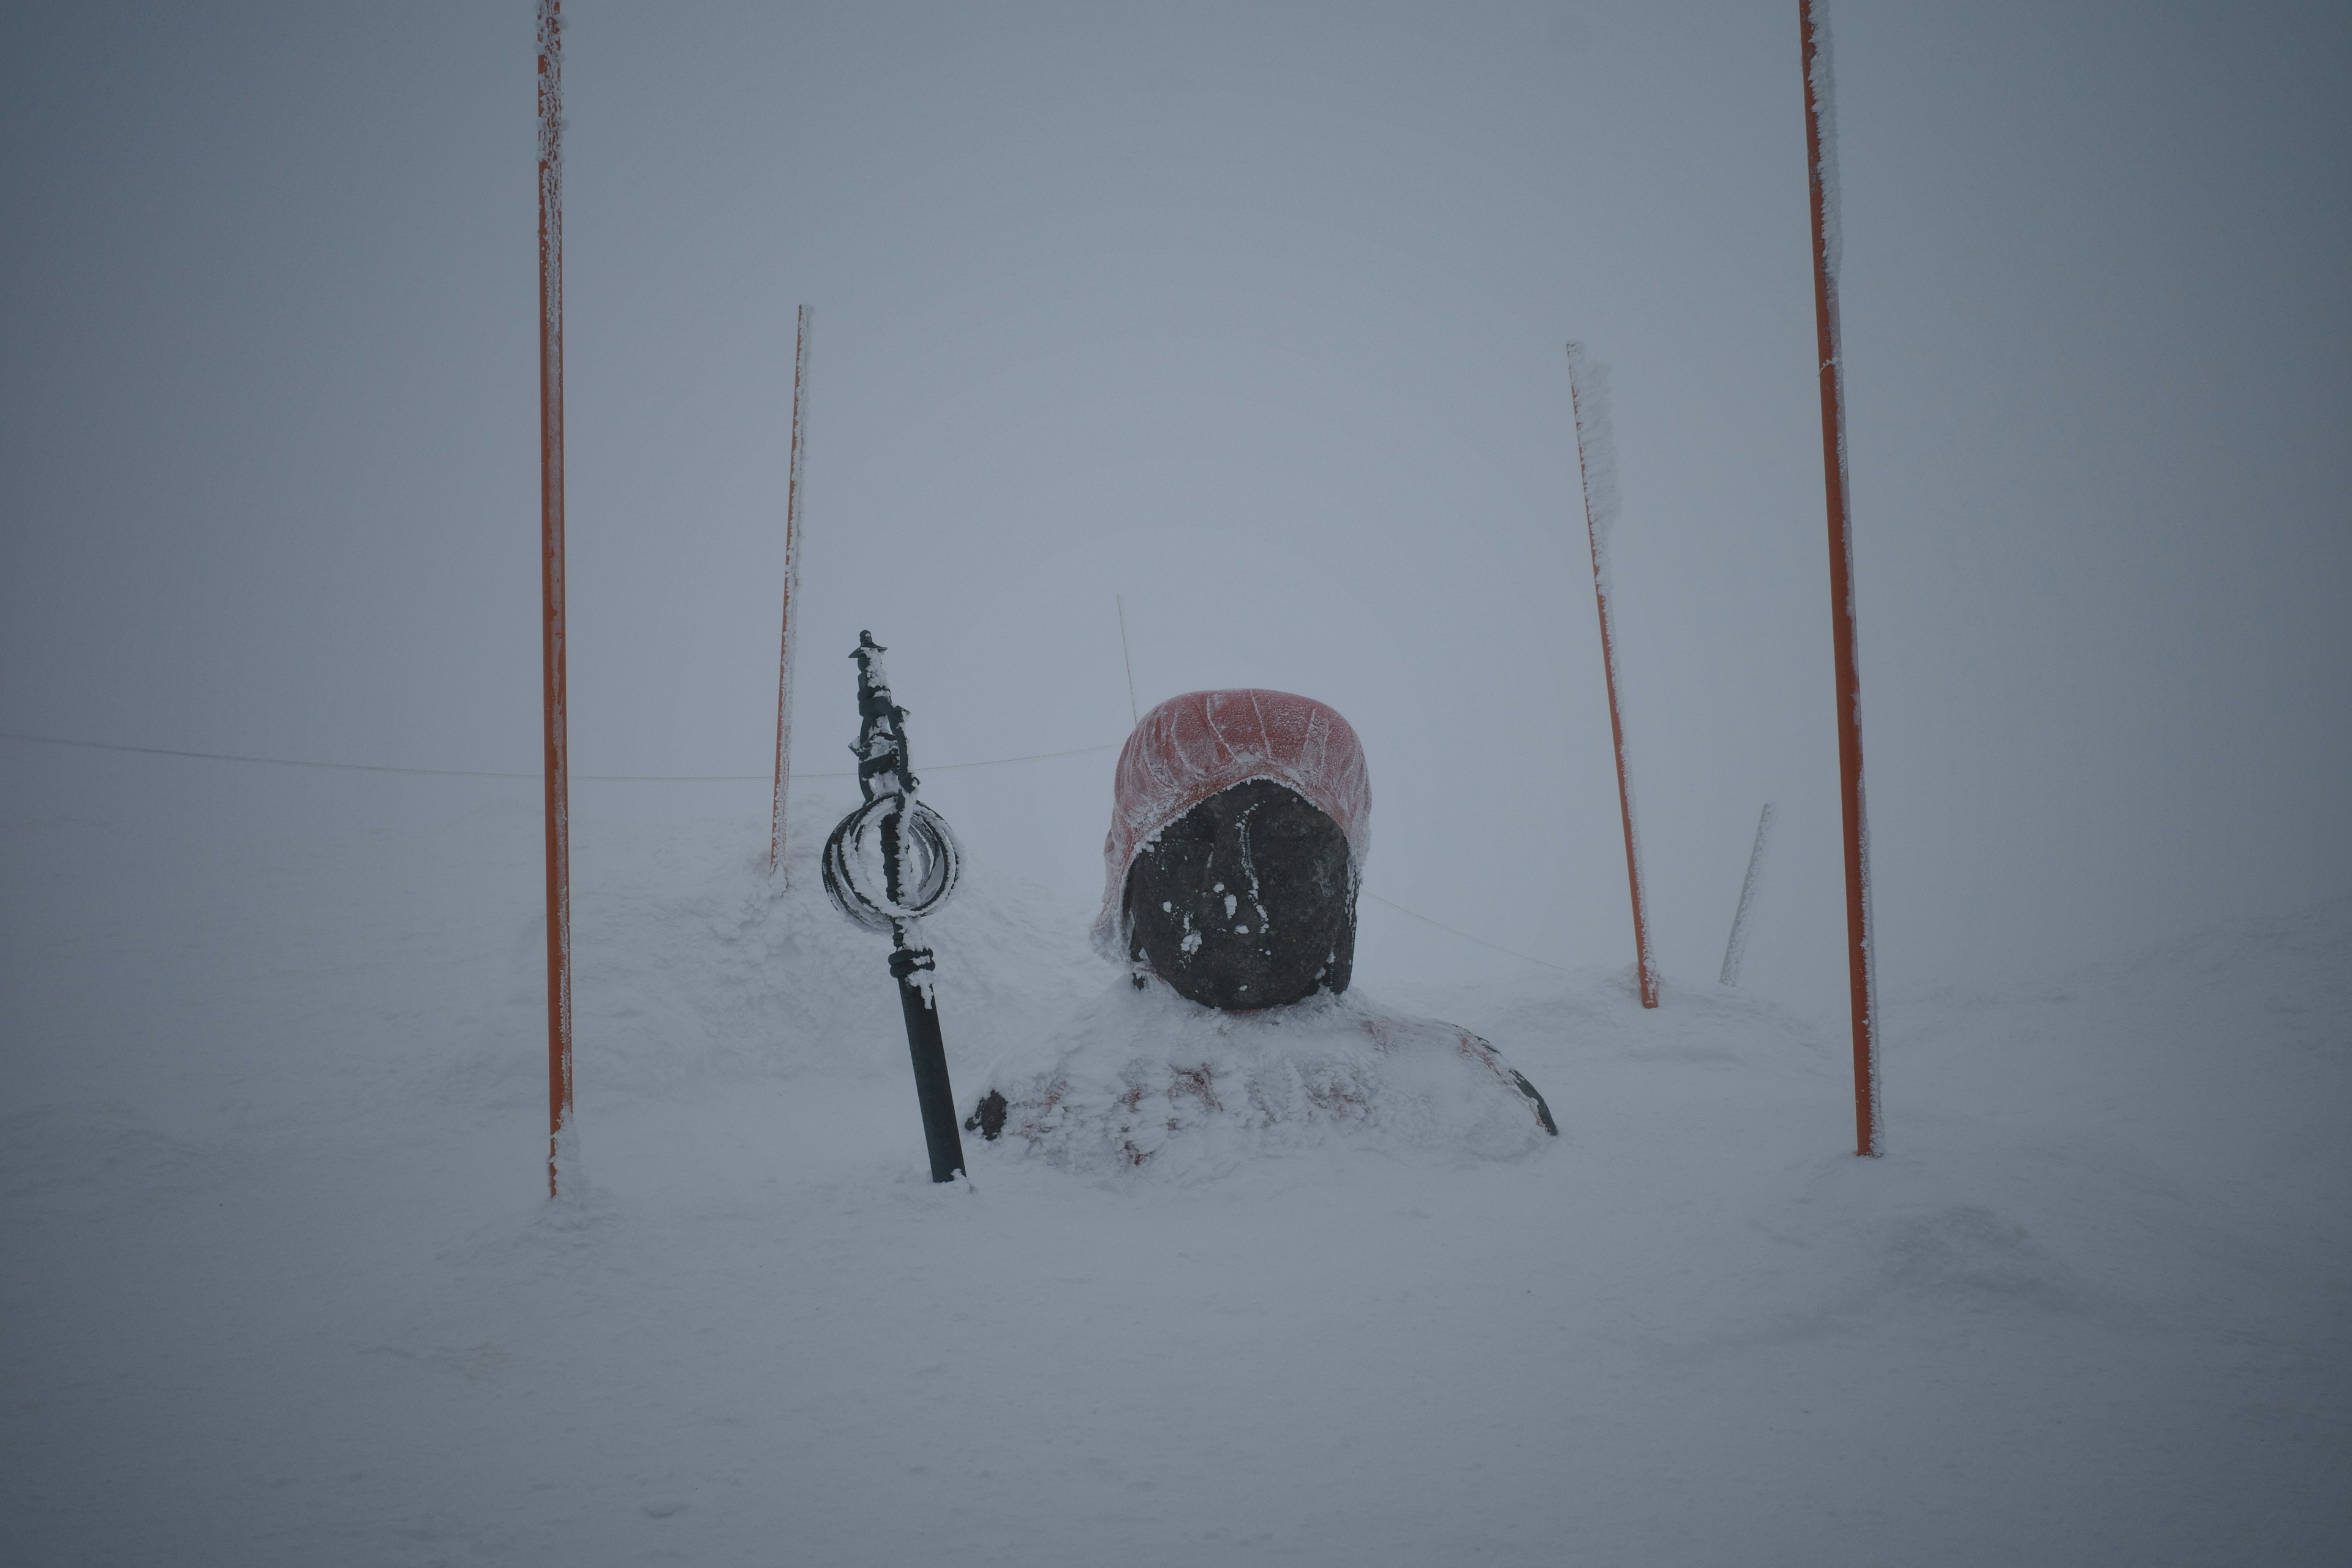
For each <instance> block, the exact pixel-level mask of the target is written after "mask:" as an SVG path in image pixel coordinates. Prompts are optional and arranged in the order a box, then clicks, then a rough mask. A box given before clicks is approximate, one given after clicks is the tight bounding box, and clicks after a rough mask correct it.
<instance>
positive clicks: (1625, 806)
mask: <svg viewBox="0 0 2352 1568" xmlns="http://www.w3.org/2000/svg"><path fill="white" fill-rule="evenodd" d="M1598 379H1599V374H1598V373H1597V369H1596V368H1589V362H1588V361H1587V360H1586V358H1585V355H1584V345H1583V344H1582V343H1570V344H1569V345H1568V402H1569V409H1570V413H1571V414H1572V415H1573V416H1574V418H1575V422H1576V474H1577V480H1578V483H1579V486H1580V488H1581V489H1582V490H1583V492H1584V538H1585V542H1587V543H1588V544H1590V545H1591V547H1592V602H1593V603H1594V604H1595V605H1598V606H1599V607H1600V611H1601V670H1602V673H1603V675H1604V677H1605V679H1607V682H1608V686H1609V739H1610V742H1611V743H1612V745H1613V746H1614V747H1615V748H1616V752H1617V811H1618V815H1619V816H1621V817H1622V818H1623V820H1624V824H1625V885H1626V887H1627V888H1629V889H1632V893H1633V956H1634V963H1635V966H1636V969H1637V971H1638V973H1640V975H1641V979H1642V1005H1643V1006H1644V1007H1654V1006H1656V1005H1658V966H1657V963H1656V961H1655V959H1654V957H1653V956H1652V954H1651V952H1650V920H1649V916H1648V915H1647V913H1645V912H1644V910H1643V900H1642V847H1641V838H1640V836H1639V835H1638V834H1636V833H1635V832H1634V830H1633V781H1632V779H1631V778H1630V776H1629V775H1628V774H1627V772H1626V768H1625V721H1624V719H1623V718H1622V715H1621V714H1620V713H1619V711H1618V708H1617V639H1616V634H1615V631H1614V629H1613V628H1612V626H1611V625H1610V620H1609V571H1608V564H1607V556H1606V555H1605V554H1604V552H1603V551H1602V548H1601V535H1602V532H1603V531H1604V529H1605V528H1606V527H1607V523H1608V521H1613V520H1614V513H1615V508H1616V500H1615V496H1616V479H1615V474H1616V458H1615V456H1614V454H1613V452H1612V451H1611V450H1610V449H1609V448H1608V445H1607V443H1608V441H1609V436H1608V433H1607V430H1606V428H1605V426H1606V425H1607V422H1608V410H1607V407H1606V405H1605V401H1604V400H1603V399H1602V397H1601V395H1600V388H1599V386H1597V385H1589V384H1588V382H1591V381H1595V380H1598ZM1596 447H1598V448H1600V450H1599V452H1598V453H1597V454H1596V453H1595V451H1594V450H1593V449H1594V448H1596ZM1595 467H1601V468H1602V469H1603V473H1602V476H1601V479H1600V486H1601V490H1602V492H1603V493H1602V500H1601V505H1600V508H1599V509H1597V510H1596V508H1595V506H1594V502H1593V489H1594V483H1595V480H1594V474H1593V469H1594V468H1595ZM1602 512H1606V513H1608V514H1609V515H1608V517H1607V518H1606V519H1604V518H1603V517H1602V516H1601V513H1602Z"/></svg>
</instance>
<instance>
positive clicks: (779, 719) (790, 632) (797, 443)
mask: <svg viewBox="0 0 2352 1568" xmlns="http://www.w3.org/2000/svg"><path fill="white" fill-rule="evenodd" d="M815 314H816V312H815V311H814V310H810V309H809V308H808V307H807V306H806V305H803V306H802V307H801V311H800V330H799V331H798V332H797V333H795V334H794V336H793V458H792V469H791V474H790V477H789V478H787V479H785V481H784V646H783V652H782V654H781V655H779V656H778V658H777V671H776V804H775V808H774V811H773V813H772V815H771V816H770V817H769V821H768V870H769V873H770V874H771V875H773V874H774V873H775V872H776V871H777V870H778V869H779V868H782V867H783V865H784V795H785V794H786V792H787V791H789V790H790V789H791V787H792V782H793V771H792V770H793V646H794V645H795V643H796V642H797V641H798V639H799V636H800V622H799V620H798V619H796V618H795V616H794V615H793V612H794V610H795V609H797V608H798V603H797V601H798V600H799V598H800V591H801V444H802V441H803V431H804V430H805V429H806V427H807V418H808V411H807V407H806V402H807V398H808V351H809V324H810V321H811V320H812V318H814V315H815ZM786 878H787V879H790V873H789V872H787V873H786Z"/></svg>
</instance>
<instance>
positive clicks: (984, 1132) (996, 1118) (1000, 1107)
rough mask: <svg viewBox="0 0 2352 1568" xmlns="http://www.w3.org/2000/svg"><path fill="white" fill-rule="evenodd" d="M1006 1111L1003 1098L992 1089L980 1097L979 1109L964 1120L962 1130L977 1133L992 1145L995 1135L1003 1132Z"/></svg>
mask: <svg viewBox="0 0 2352 1568" xmlns="http://www.w3.org/2000/svg"><path fill="white" fill-rule="evenodd" d="M1007 1109H1008V1106H1007V1104H1006V1102H1005V1099H1004V1096H1003V1095H1002V1094H999V1093H998V1092H997V1091H996V1090H994V1089H990V1090H989V1091H988V1092H987V1093H986V1094H984V1095H982V1096H981V1098H980V1107H979V1109H978V1110H974V1111H973V1112H972V1113H971V1115H970V1116H968V1117H966V1118H965V1119H964V1123H963V1130H964V1131H967V1132H977V1133H979V1134H980V1135H981V1136H982V1138H985V1139H987V1140H988V1141H989V1142H992V1143H993V1142H996V1135H997V1134H998V1133H1000V1132H1002V1131H1004V1112H1005V1110H1007Z"/></svg>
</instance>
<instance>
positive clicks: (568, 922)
mask: <svg viewBox="0 0 2352 1568" xmlns="http://www.w3.org/2000/svg"><path fill="white" fill-rule="evenodd" d="M539 545H540V552H539V554H540V578H539V590H540V620H541V642H540V664H541V676H542V678H543V680H544V682H545V685H544V689H543V692H542V698H543V701H542V705H541V712H542V716H543V722H542V725H541V731H542V738H543V740H544V742H545V754H544V756H543V758H542V771H541V777H542V779H543V780H544V782H545V785H546V791H547V1195H548V1196H550V1197H553V1196H554V1195H555V1178H556V1159H557V1156H558V1155H559V1154H560V1153H562V1144H563V1135H564V1132H565V1131H566V1130H567V1128H568V1126H569V1124H570V1122H571V1121H572V806H571V773H570V768H571V762H570V755H569V752H568V740H567V737H566V734H565V708H564V703H565V692H564V683H563V637H564V629H563V18H562V3H561V0H539Z"/></svg>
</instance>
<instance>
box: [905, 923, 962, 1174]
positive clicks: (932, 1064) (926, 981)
mask: <svg viewBox="0 0 2352 1568" xmlns="http://www.w3.org/2000/svg"><path fill="white" fill-rule="evenodd" d="M894 934H895V935H896V936H897V937H898V948H897V950H896V951H894V952H892V953H891V954H890V973H892V974H893V975H896V976H897V977H898V1008H899V1011H901V1012H903V1013H904V1014H906V1016H907V1053H908V1055H909V1056H911V1057H912V1058H914V1060H915V1100H916V1103H917V1104H919V1106H920V1107H921V1108H922V1112H923V1147H924V1148H925V1150H926V1151H928V1152H929V1154H930V1156H931V1180H933V1181H934V1182H952V1181H954V1180H955V1179H956V1178H957V1177H958V1176H960V1175H961V1174H962V1173H963V1135H962V1133H961V1132H960V1131H957V1129H956V1114H955V1090H954V1089H952V1088H951V1087H950V1085H949V1083H948V1048H947V1043H946V1042H945V1041H944V1040H942V1039H941V1038H940V1009H939V999H938V997H937V996H936V995H935V994H933V993H932V990H931V980H930V977H931V953H930V950H929V948H923V947H912V946H909V945H908V942H907V931H906V928H905V926H904V925H898V926H897V927H895V928H894Z"/></svg>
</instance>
